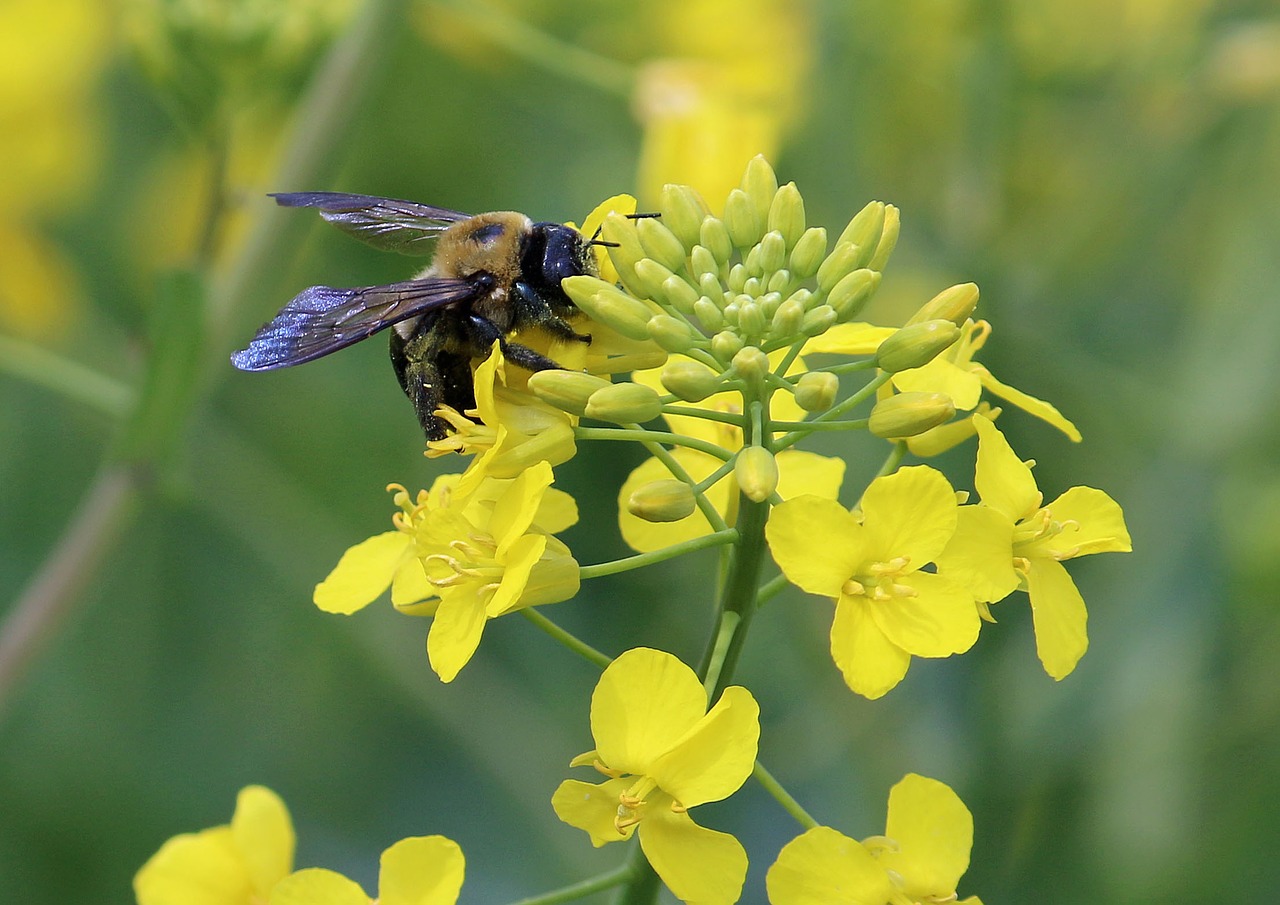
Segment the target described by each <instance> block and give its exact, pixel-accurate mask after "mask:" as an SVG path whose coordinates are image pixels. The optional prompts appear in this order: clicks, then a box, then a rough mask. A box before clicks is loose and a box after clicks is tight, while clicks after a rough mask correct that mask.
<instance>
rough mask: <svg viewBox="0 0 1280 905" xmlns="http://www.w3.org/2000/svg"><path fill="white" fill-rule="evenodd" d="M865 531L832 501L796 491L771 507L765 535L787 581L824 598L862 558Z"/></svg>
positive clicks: (837, 593)
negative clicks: (797, 494) (793, 495)
mask: <svg viewBox="0 0 1280 905" xmlns="http://www.w3.org/2000/svg"><path fill="white" fill-rule="evenodd" d="M865 533H866V532H865V530H864V528H863V526H862V525H860V524H858V520H857V519H856V518H855V517H854V516H853V514H852V513H850V512H849V511H848V510H847V509H845V508H844V507H843V506H841V505H840V504H839V503H837V502H836V501H835V500H828V499H823V498H822V497H816V496H798V497H795V498H794V499H790V500H787V501H786V502H784V503H781V504H779V505H777V506H775V507H774V508H773V511H772V512H770V513H769V523H768V524H767V525H766V526H765V538H766V539H767V540H768V542H769V550H770V552H772V553H773V559H774V562H776V563H777V564H778V567H779V568H780V569H782V571H783V573H785V574H786V576H787V580H788V581H790V582H791V583H792V584H794V585H797V586H799V587H800V588H802V589H804V590H805V591H808V592H809V593H810V594H820V595H822V596H823V597H839V596H840V589H841V587H843V585H844V583H845V582H846V581H848V580H849V578H850V577H851V576H852V575H853V574H854V572H855V571H856V569H857V568H858V566H859V565H860V564H861V563H862V561H863V559H864V558H865V548H866V543H865V541H864V537H865Z"/></svg>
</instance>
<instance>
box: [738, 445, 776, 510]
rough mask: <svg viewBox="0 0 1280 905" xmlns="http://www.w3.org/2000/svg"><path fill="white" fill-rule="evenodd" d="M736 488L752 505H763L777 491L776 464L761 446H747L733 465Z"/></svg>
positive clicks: (771, 455) (767, 451) (770, 454)
mask: <svg viewBox="0 0 1280 905" xmlns="http://www.w3.org/2000/svg"><path fill="white" fill-rule="evenodd" d="M733 476H734V477H735V478H736V479H737V481H738V488H739V489H740V490H741V491H742V492H743V494H744V495H746V497H747V499H749V500H751V501H752V502H753V503H763V502H764V501H765V500H767V499H769V497H770V496H772V495H773V492H774V491H775V490H777V489H778V462H777V460H776V459H774V457H773V453H771V452H769V450H767V449H765V448H764V447H763V446H748V447H747V448H746V449H744V450H742V451H740V452H739V453H738V459H737V461H736V462H734V463H733Z"/></svg>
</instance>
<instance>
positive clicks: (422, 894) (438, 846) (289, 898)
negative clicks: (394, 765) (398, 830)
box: [267, 836, 466, 905]
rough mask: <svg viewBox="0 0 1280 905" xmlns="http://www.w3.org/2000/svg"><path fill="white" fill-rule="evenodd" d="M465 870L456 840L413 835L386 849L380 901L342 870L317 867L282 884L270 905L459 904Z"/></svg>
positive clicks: (382, 862)
mask: <svg viewBox="0 0 1280 905" xmlns="http://www.w3.org/2000/svg"><path fill="white" fill-rule="evenodd" d="M465 870H466V862H465V859H464V858H463V855H462V849H461V848H459V847H458V844H457V843H456V842H454V841H453V840H452V839H447V838H445V837H444V836H411V837H409V838H408V839H401V840H400V841H399V842H397V843H396V844H395V845H393V846H391V847H390V848H388V849H387V850H386V851H384V852H383V853H382V859H381V862H380V869H379V871H378V897H377V898H376V899H370V898H369V896H368V895H366V894H365V891H364V890H363V889H361V888H360V885H359V884H357V883H355V882H354V881H352V880H348V879H347V878H346V877H344V876H343V875H342V874H339V873H335V872H334V871H331V870H325V869H323V868H318V867H313V868H308V869H306V870H300V871H298V872H297V873H294V874H291V875H289V876H288V877H286V878H285V879H283V880H281V881H280V882H279V883H278V884H276V886H275V888H274V889H273V890H272V892H271V898H270V899H269V900H267V905H322V903H323V905H454V903H456V902H457V901H458V893H459V892H461V890H462V880H463V874H464V872H465Z"/></svg>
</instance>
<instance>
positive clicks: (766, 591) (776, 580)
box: [756, 575, 791, 609]
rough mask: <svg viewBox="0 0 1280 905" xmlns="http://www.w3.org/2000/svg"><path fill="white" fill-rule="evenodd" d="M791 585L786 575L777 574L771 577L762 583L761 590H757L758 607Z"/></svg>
mask: <svg viewBox="0 0 1280 905" xmlns="http://www.w3.org/2000/svg"><path fill="white" fill-rule="evenodd" d="M790 585H791V582H790V581H788V580H787V576H785V575H775V576H773V577H772V578H770V579H769V580H768V581H766V582H765V583H764V584H762V585H760V590H758V591H756V608H757V609H759V608H760V607H762V606H764V605H765V604H766V603H768V602H769V601H770V600H772V599H773V598H775V597H777V596H778V595H779V594H781V593H782V592H783V591H785V590H786V589H787V588H788V587H789V586H790Z"/></svg>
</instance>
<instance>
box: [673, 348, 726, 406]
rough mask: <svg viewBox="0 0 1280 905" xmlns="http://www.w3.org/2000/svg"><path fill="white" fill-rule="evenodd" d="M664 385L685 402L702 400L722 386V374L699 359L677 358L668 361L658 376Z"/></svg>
mask: <svg viewBox="0 0 1280 905" xmlns="http://www.w3.org/2000/svg"><path fill="white" fill-rule="evenodd" d="M658 379H659V380H661V381H662V385H663V386H664V387H666V388H667V389H668V390H669V391H670V392H671V393H673V394H675V395H676V396H679V397H680V398H681V399H683V400H684V401H685V402H701V401H702V400H703V399H706V398H707V397H708V396H710V395H711V394H712V393H714V392H716V391H717V390H718V389H719V388H720V375H719V374H718V373H717V372H715V371H713V370H711V368H709V367H707V366H706V365H704V364H702V362H698V361H690V360H689V359H687V358H677V359H674V360H672V361H669V362H667V365H666V367H664V368H663V369H662V373H661V374H660V375H659V377H658Z"/></svg>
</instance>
